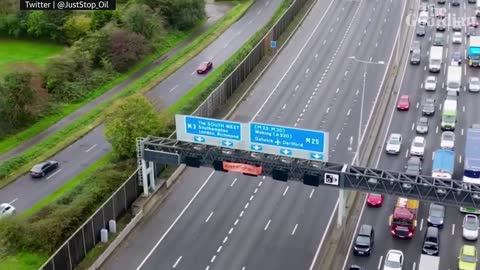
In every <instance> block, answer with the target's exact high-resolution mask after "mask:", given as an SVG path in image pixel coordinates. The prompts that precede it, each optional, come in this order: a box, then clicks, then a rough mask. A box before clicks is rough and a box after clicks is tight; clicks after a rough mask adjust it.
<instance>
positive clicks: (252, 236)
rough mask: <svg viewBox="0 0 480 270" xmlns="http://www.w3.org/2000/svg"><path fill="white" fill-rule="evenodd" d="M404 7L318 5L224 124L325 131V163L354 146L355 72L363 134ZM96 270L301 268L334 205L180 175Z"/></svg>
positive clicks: (304, 193)
mask: <svg viewBox="0 0 480 270" xmlns="http://www.w3.org/2000/svg"><path fill="white" fill-rule="evenodd" d="M404 7H405V2H403V1H388V0H387V1H384V0H358V1H350V0H341V1H337V0H335V1H333V0H327V1H317V2H316V3H315V5H314V7H313V9H312V11H311V12H310V14H309V15H308V17H307V18H306V20H305V21H304V22H303V24H302V25H301V26H300V27H299V28H298V31H297V32H296V33H295V34H294V35H293V38H292V39H291V40H290V41H289V43H288V44H287V45H286V47H285V48H284V49H283V50H282V51H281V53H280V54H279V56H278V57H277V59H276V60H275V61H274V62H273V64H272V65H271V67H270V68H269V69H268V70H267V71H266V72H265V74H264V75H263V76H262V78H261V79H260V80H259V81H258V82H257V84H256V85H255V87H254V89H253V90H252V91H251V94H250V95H249V96H248V97H247V98H246V100H244V102H243V103H242V104H241V105H240V106H239V108H238V109H237V110H236V111H235V112H234V114H233V116H232V117H231V120H234V121H239V122H248V121H251V120H255V121H258V122H264V123H270V124H279V125H288V126H295V127H298V128H308V129H318V130H327V131H329V132H330V156H329V159H330V160H331V161H334V162H351V161H352V159H353V157H354V151H352V150H349V147H351V148H352V149H355V145H349V144H350V141H352V140H351V137H353V138H354V140H353V141H355V142H356V141H357V136H358V135H357V133H358V125H359V118H358V116H359V112H360V108H361V107H362V106H360V105H361V104H360V102H361V96H362V95H361V89H362V87H361V86H362V82H363V70H364V67H363V65H362V64H360V63H357V62H354V61H353V60H351V59H349V57H350V56H355V57H356V58H358V59H364V60H367V61H383V62H385V65H374V66H371V67H370V66H369V67H368V75H367V83H366V89H367V91H366V92H365V97H364V102H365V106H363V107H364V116H365V117H364V118H363V122H362V126H363V127H365V125H366V124H367V122H368V121H369V120H370V118H371V115H372V107H373V106H374V105H375V102H376V100H377V97H378V94H379V90H380V89H381V85H382V82H383V79H384V77H385V76H386V67H387V65H388V64H389V61H390V59H392V52H393V50H392V49H393V47H394V42H395V37H396V36H397V32H398V30H399V25H400V18H401V15H402V14H401V12H399V11H403V10H404ZM176 185H177V186H176V187H175V188H174V189H173V191H172V194H170V195H169V196H168V198H167V199H166V200H165V202H164V203H163V204H161V205H160V206H159V207H158V208H157V209H156V210H155V211H154V212H153V213H152V214H151V215H150V216H149V217H147V218H146V219H145V221H144V222H142V224H140V225H139V226H138V227H137V228H136V229H135V230H134V231H133V232H132V233H131V235H130V236H129V238H128V239H127V240H126V241H125V242H124V243H123V244H122V245H121V246H120V248H119V249H117V251H116V252H115V254H114V255H113V256H112V257H111V258H110V259H109V260H108V261H107V262H106V264H105V265H104V266H103V268H104V269H206V270H210V269H308V268H310V267H313V266H314V265H315V263H318V261H319V258H318V252H319V250H320V248H321V246H322V243H323V241H324V238H325V237H326V235H325V231H326V227H327V226H328V225H329V224H330V223H331V221H332V219H331V216H332V212H333V210H334V208H335V207H336V205H337V198H338V193H337V191H336V190H335V191H332V190H331V189H328V188H316V189H312V188H311V187H306V186H304V185H302V184H296V183H291V182H287V183H278V182H277V181H272V180H271V179H263V178H262V177H259V178H251V177H246V176H243V175H238V174H233V173H230V174H224V173H218V172H212V170H210V169H191V168H188V169H186V170H185V172H184V173H183V174H182V175H181V177H180V179H179V182H178V183H177V184H176Z"/></svg>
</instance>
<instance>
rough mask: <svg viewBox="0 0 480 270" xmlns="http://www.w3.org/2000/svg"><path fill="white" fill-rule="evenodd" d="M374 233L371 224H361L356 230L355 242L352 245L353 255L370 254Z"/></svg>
mask: <svg viewBox="0 0 480 270" xmlns="http://www.w3.org/2000/svg"><path fill="white" fill-rule="evenodd" d="M374 239H375V233H374V231H373V226H372V225H368V224H362V226H360V229H359V230H358V233H357V237H356V238H355V243H354V245H353V255H356V256H370V252H371V249H372V247H373V245H374V243H375V241H374Z"/></svg>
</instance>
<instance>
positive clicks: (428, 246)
mask: <svg viewBox="0 0 480 270" xmlns="http://www.w3.org/2000/svg"><path fill="white" fill-rule="evenodd" d="M439 252H440V237H439V233H438V228H436V227H428V228H427V231H426V232H425V237H424V238H423V247H422V253H423V254H427V255H433V256H435V255H438V253H439Z"/></svg>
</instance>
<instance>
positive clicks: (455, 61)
mask: <svg viewBox="0 0 480 270" xmlns="http://www.w3.org/2000/svg"><path fill="white" fill-rule="evenodd" d="M461 64H462V54H461V53H460V52H453V54H452V65H461Z"/></svg>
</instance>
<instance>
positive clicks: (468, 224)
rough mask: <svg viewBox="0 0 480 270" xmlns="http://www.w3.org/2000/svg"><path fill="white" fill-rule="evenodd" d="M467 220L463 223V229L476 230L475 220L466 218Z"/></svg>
mask: <svg viewBox="0 0 480 270" xmlns="http://www.w3.org/2000/svg"><path fill="white" fill-rule="evenodd" d="M466 219H467V220H466V221H465V225H464V226H465V229H467V230H478V224H477V220H476V219H475V218H469V217H467V218H466Z"/></svg>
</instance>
